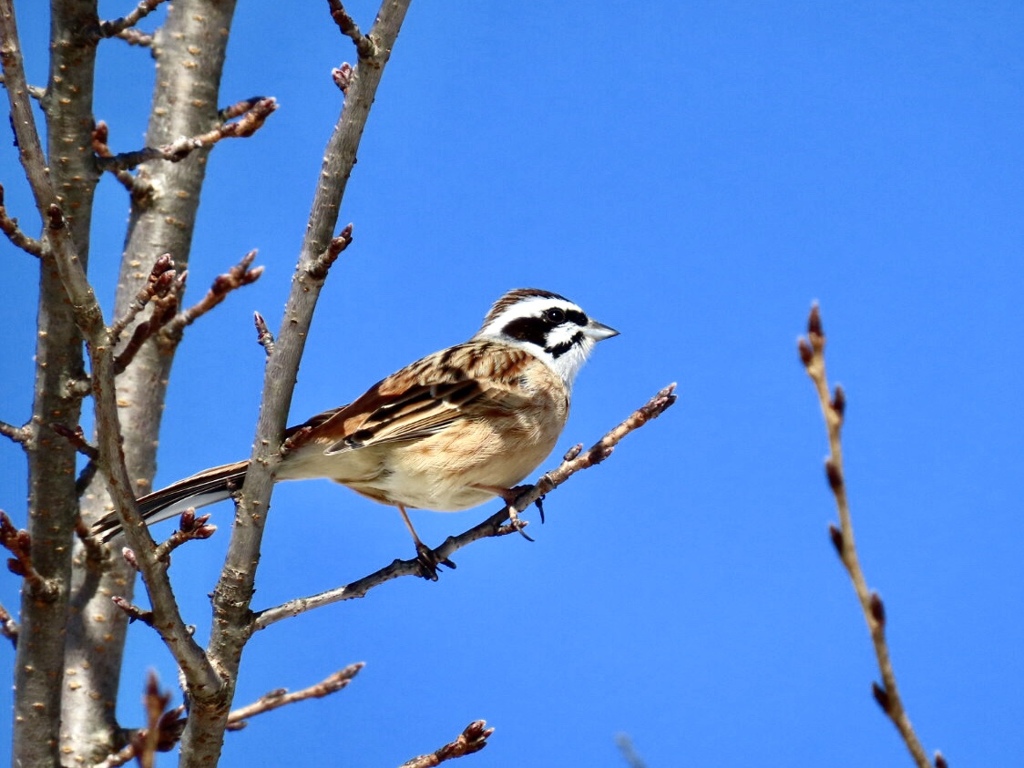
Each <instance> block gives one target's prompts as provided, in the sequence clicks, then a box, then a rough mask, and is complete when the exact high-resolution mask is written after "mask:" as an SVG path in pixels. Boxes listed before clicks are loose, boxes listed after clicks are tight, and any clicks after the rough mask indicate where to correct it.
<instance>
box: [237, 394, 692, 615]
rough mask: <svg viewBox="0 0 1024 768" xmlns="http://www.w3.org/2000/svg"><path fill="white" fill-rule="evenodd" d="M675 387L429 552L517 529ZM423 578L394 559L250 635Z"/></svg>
mask: <svg viewBox="0 0 1024 768" xmlns="http://www.w3.org/2000/svg"><path fill="white" fill-rule="evenodd" d="M675 386H676V385H675V384H670V385H668V386H667V387H665V388H664V389H662V390H660V391H659V392H658V393H657V394H655V395H654V397H652V398H651V399H650V400H649V401H648V402H647V403H645V404H644V405H642V406H641V407H640V408H638V409H637V410H635V411H634V412H633V413H631V414H630V415H629V417H628V418H627V419H625V420H624V421H623V422H622V423H621V424H619V425H618V426H616V427H614V428H613V429H611V430H609V432H608V433H607V434H606V435H605V436H604V437H602V438H601V439H600V440H598V441H597V442H596V443H595V444H594V445H593V446H591V447H590V449H588V450H587V451H583V450H582V446H577V447H576V448H574V449H573V450H572V451H570V452H569V454H567V455H566V457H565V460H564V461H562V463H561V464H560V465H559V466H557V467H556V468H555V469H552V470H551V471H549V472H546V473H545V474H544V475H542V476H541V478H540V480H538V481H537V484H536V485H534V486H532V487H530V488H528V489H527V490H526V491H525V492H524V493H522V494H521V495H520V496H519V498H517V499H516V500H515V503H514V504H512V505H509V506H506V507H504V508H502V509H501V510H499V511H498V512H496V513H495V514H493V515H491V516H490V517H489V518H487V519H486V520H484V521H483V522H482V523H480V524H479V525H476V526H474V527H472V528H470V529H469V530H467V531H465V532H464V533H462V534H459V535H458V536H450V537H449V538H448V539H447V540H446V541H445V542H444V543H443V544H442V545H441V546H440V547H438V548H437V549H435V550H433V554H434V557H436V558H437V561H438V562H443V561H445V560H448V559H449V558H450V557H451V556H452V555H453V554H454V553H455V552H457V551H458V550H460V549H462V548H463V547H465V546H467V545H468V544H472V543H473V542H474V541H478V540H480V539H485V538H489V537H492V536H503V535H506V534H509V533H514V532H515V531H517V530H518V529H519V527H520V526H521V525H522V523H519V524H510V525H503V523H504V522H505V521H506V520H509V519H510V516H511V515H512V514H513V513H514V512H515V510H516V509H526V508H527V507H529V506H530V505H531V504H533V503H535V502H536V501H538V500H539V499H541V498H542V497H543V496H544V494H546V493H550V492H551V491H553V490H554V489H555V488H557V487H558V486H560V485H561V484H562V483H564V482H565V481H566V480H568V479H569V478H570V477H572V476H573V475H574V474H576V473H577V472H579V471H581V470H584V469H587V468H588V467H592V466H594V465H596V464H599V463H600V462H602V461H604V460H605V459H606V458H608V457H609V456H610V455H611V453H612V450H613V449H614V448H615V446H616V445H617V444H618V443H619V441H621V440H622V438H623V437H625V436H626V435H628V434H629V433H630V432H632V431H633V430H635V429H639V428H640V427H642V426H643V425H644V424H646V423H647V422H648V421H650V420H651V419H654V418H657V417H658V416H660V415H661V414H662V413H664V412H665V410H666V409H668V408H670V407H671V406H672V404H673V403H674V402H675V401H676V395H675V394H674V391H675ZM423 575H424V574H423V567H422V564H421V563H420V561H419V560H415V559H413V560H395V561H394V562H393V563H391V564H390V565H388V566H385V567H384V568H381V569H380V570H379V571H376V572H374V573H371V574H370V575H368V576H364V577H363V578H361V579H359V580H357V581H353V582H352V583H351V584H346V585H345V586H343V587H336V588H335V589H329V590H327V591H326V592H321V593H319V594H317V595H311V596H309V597H299V598H296V599H294V600H289V601H288V602H286V603H282V604H281V605H278V606H275V607H273V608H267V609H265V610H262V611H259V612H258V613H256V614H255V615H254V617H253V622H252V627H253V631H254V632H255V631H259V630H261V629H266V628H267V627H269V626H270V625H271V624H275V623H276V622H278V621H281V620H282V619H287V618H291V617H293V616H298V615H299V614H300V613H305V612H306V611H311V610H313V609H314V608H321V607H323V606H325V605H331V604H332V603H337V602H341V601H343V600H351V599H353V598H356V597H363V596H364V595H366V593H367V592H369V591H370V590H371V589H373V588H374V587H377V586H380V585H381V584H384V583H385V582H388V581H391V580H392V579H397V578H399V577H401V576H423Z"/></svg>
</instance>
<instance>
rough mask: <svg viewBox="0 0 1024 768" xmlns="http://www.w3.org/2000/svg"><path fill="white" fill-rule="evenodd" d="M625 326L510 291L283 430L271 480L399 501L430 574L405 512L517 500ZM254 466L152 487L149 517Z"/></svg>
mask: <svg viewBox="0 0 1024 768" xmlns="http://www.w3.org/2000/svg"><path fill="white" fill-rule="evenodd" d="M618 333H619V332H618V331H616V330H615V329H613V328H611V327H609V326H607V325H604V324H602V323H599V322H598V321H596V320H594V319H593V318H591V317H589V316H588V315H587V314H586V313H585V312H584V311H583V309H581V308H580V306H579V305H577V304H575V303H574V302H572V301H570V300H569V299H567V298H565V297H564V296H561V295H559V294H557V293H552V292H550V291H545V290H540V289H537V288H518V289H515V290H512V291H509V292H507V293H505V294H504V295H503V296H501V298H499V299H498V300H497V301H496V302H495V303H494V304H493V306H491V308H490V311H489V312H488V313H487V315H486V316H485V317H484V321H483V324H482V325H481V327H480V329H479V330H478V331H477V332H476V333H475V334H474V335H473V336H472V338H470V339H469V340H468V341H466V342H463V343H461V344H456V345H455V346H452V347H448V348H447V349H442V350H440V351H438V352H434V353H433V354H431V355H427V356H426V357H424V358H421V359H420V360H417V361H416V362H414V363H411V364H409V365H407V366H406V367H404V368H402V369H400V370H399V371H397V372H395V373H393V374H391V375H390V376H388V377H386V378H384V379H382V380H381V381H379V382H377V383H376V384H374V385H373V386H372V387H370V388H369V389H368V390H366V392H365V393H363V394H362V395H360V396H359V397H357V398H356V399H355V400H353V401H352V402H351V403H348V404H347V405H342V406H340V407H338V408H333V409H331V410H327V411H324V412H323V413H320V414H318V415H316V416H313V417H312V418H311V419H308V420H307V421H305V422H303V423H302V424H298V425H296V426H294V427H290V428H289V429H288V430H286V432H285V434H284V444H285V446H287V450H286V451H285V452H283V458H282V460H281V462H280V464H279V465H278V468H277V472H276V474H275V478H274V480H275V482H278V481H282V480H301V479H310V478H328V479H330V480H334V481H336V482H338V483H340V484H342V485H344V486H347V487H348V488H351V489H352V490H353V491H355V492H356V493H359V494H361V495H362V496H365V497H367V498H370V499H372V500H374V501H376V502H380V503H381V504H386V505H388V506H392V507H396V508H397V509H398V511H399V512H400V513H401V515H402V519H403V520H404V521H405V525H406V526H407V527H408V529H409V532H410V533H411V534H412V537H413V542H414V543H415V545H416V550H417V553H418V559H419V560H420V561H421V563H422V564H423V565H424V568H425V569H426V570H427V571H428V573H427V574H425V575H428V577H430V572H431V570H432V569H433V568H434V566H435V565H436V561H435V562H433V563H432V562H431V554H432V551H431V550H430V548H429V547H427V546H426V545H424V544H423V542H422V541H421V540H420V537H419V536H418V535H417V533H416V530H415V528H413V526H412V522H411V521H410V520H409V515H408V513H407V510H408V509H426V510H434V511H439V512H448V511H452V512H454V511H459V510H464V509H468V508H470V507H475V506H477V505H479V504H482V503H484V502H486V501H488V500H490V499H493V498H495V497H501V498H502V499H503V500H504V501H505V502H506V503H509V504H510V503H511V502H512V501H514V500H515V498H516V496H517V495H518V489H517V486H518V484H519V483H520V482H521V481H522V480H523V479H524V478H525V477H526V476H527V475H528V474H530V473H531V472H532V471H533V470H534V469H536V468H537V467H538V466H539V465H540V463H541V462H542V461H544V459H545V458H547V456H548V455H549V454H550V453H551V451H552V449H553V448H554V447H555V443H556V442H557V440H558V438H559V436H560V435H561V432H562V429H563V428H564V427H565V423H566V419H567V418H568V415H569V401H570V397H571V394H572V388H573V382H574V381H575V379H576V375H577V374H578V373H579V370H580V368H581V367H582V366H583V364H584V362H585V361H586V360H587V358H588V357H589V355H590V353H591V352H592V351H593V349H594V346H595V345H596V344H597V342H599V341H602V340H604V339H608V338H611V337H613V336H617V335H618ZM248 466H249V462H248V461H247V460H246V461H236V462H234V463H231V464H224V465H222V466H219V467H213V468H211V469H207V470H204V471H202V472H199V473H197V474H195V475H192V476H191V477H187V478H185V479H183V480H179V481H178V482H176V483H173V484H171V485H169V486H167V487H166V488H163V489H161V490H158V491H155V492H153V493H150V494H148V495H146V496H143V497H141V498H140V499H138V500H137V504H138V508H139V512H140V514H141V516H142V519H143V520H144V521H145V522H146V524H147V525H148V524H152V523H156V522H159V521H161V520H167V519H170V518H172V517H175V516H177V515H180V514H182V513H183V512H186V511H189V510H191V511H194V510H195V509H197V508H199V507H204V506H206V505H208V504H214V503H216V502H219V501H223V500H225V499H228V498H230V497H231V495H232V494H233V493H234V492H235V491H237V490H239V489H240V488H241V487H242V483H243V481H244V480H245V473H246V470H247V469H248ZM91 532H92V534H93V535H94V536H96V537H98V538H100V539H101V540H102V541H110V540H112V539H113V538H115V537H116V536H118V535H119V534H120V533H121V532H122V531H121V523H120V521H119V519H118V517H117V515H116V514H114V513H110V514H108V515H106V516H105V517H104V518H102V519H101V520H99V521H98V522H97V523H96V525H95V526H94V527H93V529H92V531H91ZM446 564H447V565H451V563H446ZM432 577H433V578H436V574H435V575H433V576H432Z"/></svg>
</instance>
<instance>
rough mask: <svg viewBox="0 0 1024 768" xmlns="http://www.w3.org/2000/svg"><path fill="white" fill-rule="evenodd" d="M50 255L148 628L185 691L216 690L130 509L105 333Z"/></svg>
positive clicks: (84, 293)
mask: <svg viewBox="0 0 1024 768" xmlns="http://www.w3.org/2000/svg"><path fill="white" fill-rule="evenodd" d="M49 219H50V224H49V235H50V238H51V239H53V240H55V241H59V240H60V238H61V237H62V234H61V233H62V232H63V230H64V226H63V217H62V215H61V211H60V209H59V208H58V207H57V206H52V207H51V209H50V211H49ZM55 252H56V256H57V269H58V270H59V272H60V277H61V281H62V282H63V284H64V287H65V289H66V291H67V293H68V297H69V298H70V300H71V304H72V307H73V308H74V310H75V319H76V321H77V323H78V326H79V328H80V329H81V331H82V333H83V335H84V336H85V338H86V339H87V340H88V342H89V351H90V357H91V360H92V371H93V382H94V384H93V393H94V398H93V402H94V404H95V410H96V433H97V436H98V445H97V447H98V449H99V454H100V455H99V461H98V463H99V464H100V467H101V469H102V471H103V474H104V475H105V476H106V479H107V487H108V490H109V492H110V496H111V499H112V500H113V502H114V506H115V508H116V509H117V510H118V512H119V514H120V516H121V519H122V524H123V526H124V529H125V536H126V538H127V539H128V543H129V545H130V546H131V548H132V550H134V552H135V556H136V558H137V560H138V563H139V570H140V571H141V573H142V575H143V577H144V579H145V583H146V587H147V589H148V590H149V594H150V600H151V602H152V605H153V613H154V617H155V618H154V626H155V627H156V628H157V630H158V631H159V632H160V636H161V638H162V639H163V640H164V643H165V644H166V645H167V647H168V649H169V650H170V651H171V653H172V654H173V655H174V658H175V661H177V662H178V666H179V667H180V668H181V670H182V673H183V674H184V675H185V677H186V679H187V680H188V683H189V686H190V690H192V689H194V690H198V691H204V690H205V691H210V690H218V689H219V688H220V687H221V685H222V680H221V678H220V676H219V675H218V674H217V672H216V671H215V670H214V668H213V666H212V665H211V664H210V661H209V659H207V657H206V654H205V653H204V652H203V649H202V648H200V647H199V645H198V644H197V643H196V642H195V640H193V638H192V635H191V633H190V632H189V631H188V629H187V627H186V626H185V623H184V621H182V619H181V615H180V613H179V611H178V605H177V602H176V601H175V598H174V593H173V592H172V591H171V585H170V581H169V580H168V578H167V571H166V566H165V564H164V563H162V562H161V561H160V560H159V559H158V558H157V557H156V544H155V543H154V542H153V538H152V537H151V536H150V534H149V530H148V529H147V527H146V524H145V522H144V521H143V520H142V517H141V516H140V515H139V512H138V509H137V508H136V505H135V496H134V494H133V493H132V483H131V479H130V478H129V476H128V470H127V468H126V467H125V463H124V454H123V452H122V449H121V426H120V417H119V415H118V405H117V397H116V388H115V385H114V379H115V376H116V373H115V365H114V356H113V352H112V347H113V344H112V341H111V335H110V329H109V328H107V327H106V326H105V325H104V322H103V313H102V310H101V309H100V306H99V303H98V302H97V301H96V296H95V294H94V293H93V290H92V287H91V286H90V285H89V281H88V279H87V278H86V276H85V272H84V271H83V270H82V266H81V264H80V263H79V261H78V259H77V258H76V257H75V256H74V254H69V253H67V251H66V249H63V248H56V249H55Z"/></svg>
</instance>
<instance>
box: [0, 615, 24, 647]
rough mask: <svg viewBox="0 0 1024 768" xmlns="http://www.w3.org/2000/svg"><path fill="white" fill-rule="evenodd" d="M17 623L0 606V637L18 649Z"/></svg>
mask: <svg viewBox="0 0 1024 768" xmlns="http://www.w3.org/2000/svg"><path fill="white" fill-rule="evenodd" d="M19 629H20V627H18V622H16V621H15V620H14V618H13V617H12V616H11V614H9V613H8V612H7V609H6V608H4V607H3V606H2V605H0V635H3V636H4V637H6V638H7V639H8V640H10V641H11V645H13V646H14V647H15V648H17V647H18V631H19Z"/></svg>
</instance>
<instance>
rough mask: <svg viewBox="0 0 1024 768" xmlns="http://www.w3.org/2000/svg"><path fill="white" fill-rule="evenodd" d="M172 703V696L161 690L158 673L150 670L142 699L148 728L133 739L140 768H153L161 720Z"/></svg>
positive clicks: (140, 731)
mask: <svg viewBox="0 0 1024 768" xmlns="http://www.w3.org/2000/svg"><path fill="white" fill-rule="evenodd" d="M170 703H171V694H170V693H169V692H167V691H161V690H160V681H159V680H157V677H156V672H153V671H152V670H150V672H149V674H148V675H146V692H145V694H144V695H143V697H142V704H143V706H144V707H145V710H146V727H145V728H143V729H141V730H139V731H138V732H137V733H136V734H135V738H134V739H132V742H133V743H134V746H135V757H136V759H137V760H138V761H139V766H140V768H153V765H154V763H155V761H156V752H157V749H158V747H159V743H160V728H159V725H160V720H161V718H162V717H163V716H164V712H165V711H166V710H167V705H168V704H170Z"/></svg>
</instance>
